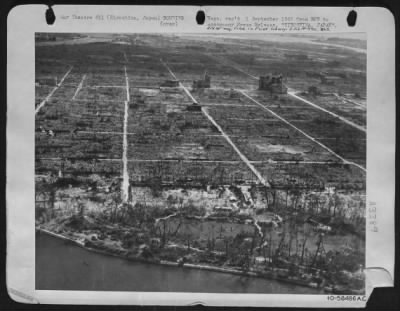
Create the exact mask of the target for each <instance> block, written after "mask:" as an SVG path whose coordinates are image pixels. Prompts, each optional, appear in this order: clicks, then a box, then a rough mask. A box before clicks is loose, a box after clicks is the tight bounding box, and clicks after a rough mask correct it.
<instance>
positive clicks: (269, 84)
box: [258, 74, 288, 94]
mask: <svg viewBox="0 0 400 311" xmlns="http://www.w3.org/2000/svg"><path fill="white" fill-rule="evenodd" d="M258 89H259V90H262V91H270V92H271V93H274V94H286V93H287V90H288V89H287V87H286V85H285V84H284V83H283V76H282V74H279V75H271V74H269V75H266V76H260V79H259V82H258Z"/></svg>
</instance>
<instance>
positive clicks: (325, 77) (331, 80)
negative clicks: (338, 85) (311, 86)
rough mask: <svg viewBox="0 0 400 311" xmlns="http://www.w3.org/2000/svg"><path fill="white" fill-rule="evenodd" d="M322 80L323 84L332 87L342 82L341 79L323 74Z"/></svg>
mask: <svg viewBox="0 0 400 311" xmlns="http://www.w3.org/2000/svg"><path fill="white" fill-rule="evenodd" d="M320 79H321V84H326V85H332V84H335V82H336V81H340V80H341V77H338V76H334V75H329V76H328V75H324V74H321V76H320Z"/></svg>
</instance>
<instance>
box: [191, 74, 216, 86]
mask: <svg viewBox="0 0 400 311" xmlns="http://www.w3.org/2000/svg"><path fill="white" fill-rule="evenodd" d="M210 86H211V77H210V76H209V75H208V73H207V71H206V72H204V77H203V79H201V80H194V81H193V86H192V88H193V89H207V88H210Z"/></svg>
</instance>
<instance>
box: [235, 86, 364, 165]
mask: <svg viewBox="0 0 400 311" xmlns="http://www.w3.org/2000/svg"><path fill="white" fill-rule="evenodd" d="M240 93H242V94H243V95H244V96H245V97H247V98H248V99H250V100H251V101H252V102H254V103H256V104H257V105H258V106H260V107H261V108H262V109H264V110H266V111H268V112H269V113H270V114H272V115H273V116H275V117H276V118H278V119H279V120H281V121H282V122H284V123H285V124H287V125H289V126H290V127H292V128H294V129H295V130H296V131H298V132H300V133H301V134H303V135H304V136H305V137H307V138H308V139H309V140H311V141H313V142H314V143H316V144H318V145H319V146H321V147H322V148H324V149H325V150H326V151H328V152H329V153H331V154H332V155H334V156H335V157H336V158H338V159H340V160H341V161H342V162H343V163H344V164H350V165H353V166H356V167H358V168H359V169H361V170H363V171H364V172H365V171H366V169H365V168H364V167H362V166H361V165H359V164H357V163H355V162H352V161H349V160H346V159H345V158H343V157H342V156H341V155H339V154H337V153H336V152H334V151H333V150H332V149H330V148H329V147H327V146H325V145H324V144H322V143H320V142H319V141H318V140H316V139H315V138H314V137H312V136H310V135H308V134H307V133H306V132H304V131H303V130H301V129H299V128H298V127H296V126H295V125H294V124H292V123H290V122H289V121H287V120H286V119H284V118H283V117H281V116H280V115H278V114H277V113H275V112H273V111H272V110H271V109H268V108H267V107H265V106H264V105H263V104H261V103H260V102H258V101H257V100H255V99H254V98H253V97H251V96H249V95H248V94H246V93H245V92H243V91H241V92H240Z"/></svg>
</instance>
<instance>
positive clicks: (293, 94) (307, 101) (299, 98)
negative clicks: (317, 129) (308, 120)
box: [288, 91, 367, 133]
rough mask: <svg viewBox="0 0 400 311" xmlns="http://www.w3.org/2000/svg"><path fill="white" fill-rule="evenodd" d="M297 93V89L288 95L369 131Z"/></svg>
mask: <svg viewBox="0 0 400 311" xmlns="http://www.w3.org/2000/svg"><path fill="white" fill-rule="evenodd" d="M296 93H297V91H291V92H288V95H290V96H292V97H293V98H296V99H298V100H300V101H302V102H303V103H305V104H308V105H310V106H312V107H314V108H317V109H319V110H321V111H323V112H326V113H327V114H330V115H331V116H333V117H335V118H338V119H339V120H340V121H342V122H344V123H346V124H348V125H350V126H352V127H354V128H356V129H357V130H360V131H362V132H364V133H366V132H367V130H366V129H365V128H364V127H362V126H360V125H358V124H355V123H354V122H352V121H350V120H347V119H346V118H343V117H341V116H339V115H338V114H336V113H334V112H332V111H329V110H327V109H325V108H322V107H321V106H319V105H317V104H314V103H312V102H310V101H309V100H307V99H304V98H302V97H300V96H298V95H296Z"/></svg>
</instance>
